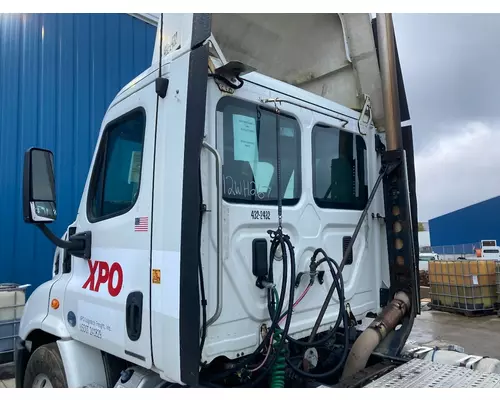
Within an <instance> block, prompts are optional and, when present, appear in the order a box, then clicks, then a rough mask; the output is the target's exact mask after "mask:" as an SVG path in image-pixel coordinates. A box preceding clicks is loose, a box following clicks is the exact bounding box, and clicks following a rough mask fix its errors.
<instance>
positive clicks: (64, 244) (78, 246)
mask: <svg viewBox="0 0 500 400" xmlns="http://www.w3.org/2000/svg"><path fill="white" fill-rule="evenodd" d="M36 226H38V228H40V230H41V231H42V232H43V234H44V235H45V236H46V237H47V239H49V240H50V241H51V242H52V243H53V244H54V245H55V246H57V247H60V248H61V249H65V250H68V253H70V254H71V255H72V256H74V257H78V258H83V259H85V260H90V257H91V248H92V234H91V232H80V233H77V234H75V235H72V236H70V238H69V240H68V241H66V240H62V239H60V238H58V237H57V236H56V235H54V233H53V232H52V231H51V230H50V229H49V228H48V227H47V225H45V224H36Z"/></svg>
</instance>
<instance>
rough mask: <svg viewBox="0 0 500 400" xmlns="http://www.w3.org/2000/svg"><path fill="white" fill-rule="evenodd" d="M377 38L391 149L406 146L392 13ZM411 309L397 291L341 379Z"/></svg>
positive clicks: (380, 22) (382, 20)
mask: <svg viewBox="0 0 500 400" xmlns="http://www.w3.org/2000/svg"><path fill="white" fill-rule="evenodd" d="M377 38H378V45H379V63H380V73H381V78H382V95H383V99H384V119H385V121H384V126H385V132H386V142H387V150H388V151H394V150H400V149H402V148H403V136H402V133H401V116H400V111H399V95H398V86H397V70H396V42H395V38H394V26H393V23H392V15H391V14H377ZM410 308H411V301H410V298H409V296H408V294H406V293H405V292H402V291H401V292H397V293H396V294H395V296H394V298H393V300H392V301H391V302H390V303H389V304H388V305H387V306H386V307H385V308H384V309H383V310H382V313H381V314H380V315H378V316H377V318H375V319H374V320H373V322H372V323H371V324H370V326H368V328H366V330H365V331H364V332H363V333H362V334H361V335H360V336H359V338H358V339H357V340H356V342H355V343H354V345H353V346H352V349H351V352H350V353H349V356H348V358H347V360H346V364H345V366H344V371H343V373H342V377H341V381H344V380H345V379H347V378H350V377H352V376H353V375H355V374H356V373H358V372H359V371H361V370H362V369H364V368H365V367H366V364H367V362H368V359H369V358H370V355H371V354H372V352H373V351H374V350H375V349H376V348H377V347H378V345H379V344H380V343H381V342H382V341H383V340H384V339H385V338H386V337H387V335H388V334H389V332H391V331H392V330H393V329H394V328H396V326H397V325H398V324H399V323H400V322H401V320H402V319H403V317H404V316H405V315H406V313H407V312H408V311H409V310H410Z"/></svg>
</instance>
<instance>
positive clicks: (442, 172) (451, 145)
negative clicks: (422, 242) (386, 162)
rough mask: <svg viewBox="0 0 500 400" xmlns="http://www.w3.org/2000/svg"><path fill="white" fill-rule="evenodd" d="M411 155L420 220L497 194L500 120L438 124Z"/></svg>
mask: <svg viewBox="0 0 500 400" xmlns="http://www.w3.org/2000/svg"><path fill="white" fill-rule="evenodd" d="M433 136H434V137H435V140H433V141H431V142H430V143H429V144H427V146H425V147H423V148H422V149H421V150H419V151H418V152H417V154H416V155H415V169H416V175H417V199H418V213H419V219H420V220H421V221H427V220H428V219H429V218H433V217H437V216H439V215H442V214H445V213H448V212H451V211H454V210H457V209H459V208H462V207H466V206H468V205H471V204H474V203H477V202H479V201H482V200H486V199H488V198H491V197H495V196H498V195H500V174H499V173H498V171H500V157H499V156H498V155H499V149H500V121H496V122H491V123H489V122H488V123H485V122H481V121H470V122H467V123H465V124H462V125H457V124H454V125H453V126H451V125H449V126H447V127H441V128H440V129H438V130H437V131H436V132H434V133H433Z"/></svg>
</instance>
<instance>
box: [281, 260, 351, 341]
mask: <svg viewBox="0 0 500 400" xmlns="http://www.w3.org/2000/svg"><path fill="white" fill-rule="evenodd" d="M322 252H323V254H326V253H325V252H324V251H323V250H322ZM324 262H327V263H328V266H329V268H330V273H331V275H332V278H333V284H332V285H333V286H334V287H335V288H336V289H337V293H338V295H339V306H340V310H339V314H338V316H337V321H336V322H335V325H334V327H333V328H332V329H330V331H329V332H328V334H327V335H326V336H324V337H323V338H322V339H319V340H316V341H303V340H298V339H294V338H292V337H291V336H289V335H287V340H288V341H289V342H291V343H293V344H296V345H299V346H302V347H314V346H320V345H322V344H324V343H326V342H327V341H329V340H330V339H331V338H332V337H333V336H335V333H336V332H337V329H338V328H339V326H340V323H341V322H342V315H343V312H344V311H345V304H344V303H345V293H344V279H343V277H342V274H341V273H339V274H338V276H337V273H336V272H335V270H334V268H333V265H332V264H335V266H336V267H337V271H338V264H337V262H336V261H335V260H334V259H332V258H330V257H325V258H322V259H321V260H319V261H318V262H313V265H312V267H314V269H316V268H318V267H319V266H320V265H321V264H322V263H324ZM287 313H288V311H287V312H286V313H284V314H283V315H282V317H283V316H285V315H286V314H287ZM280 319H281V318H280Z"/></svg>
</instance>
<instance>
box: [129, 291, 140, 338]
mask: <svg viewBox="0 0 500 400" xmlns="http://www.w3.org/2000/svg"><path fill="white" fill-rule="evenodd" d="M142 299H143V295H142V292H131V293H129V295H128V296H127V304H126V308H125V325H126V327H127V335H128V337H129V339H130V340H132V341H133V342H135V341H137V340H139V338H140V337H141V330H142Z"/></svg>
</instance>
